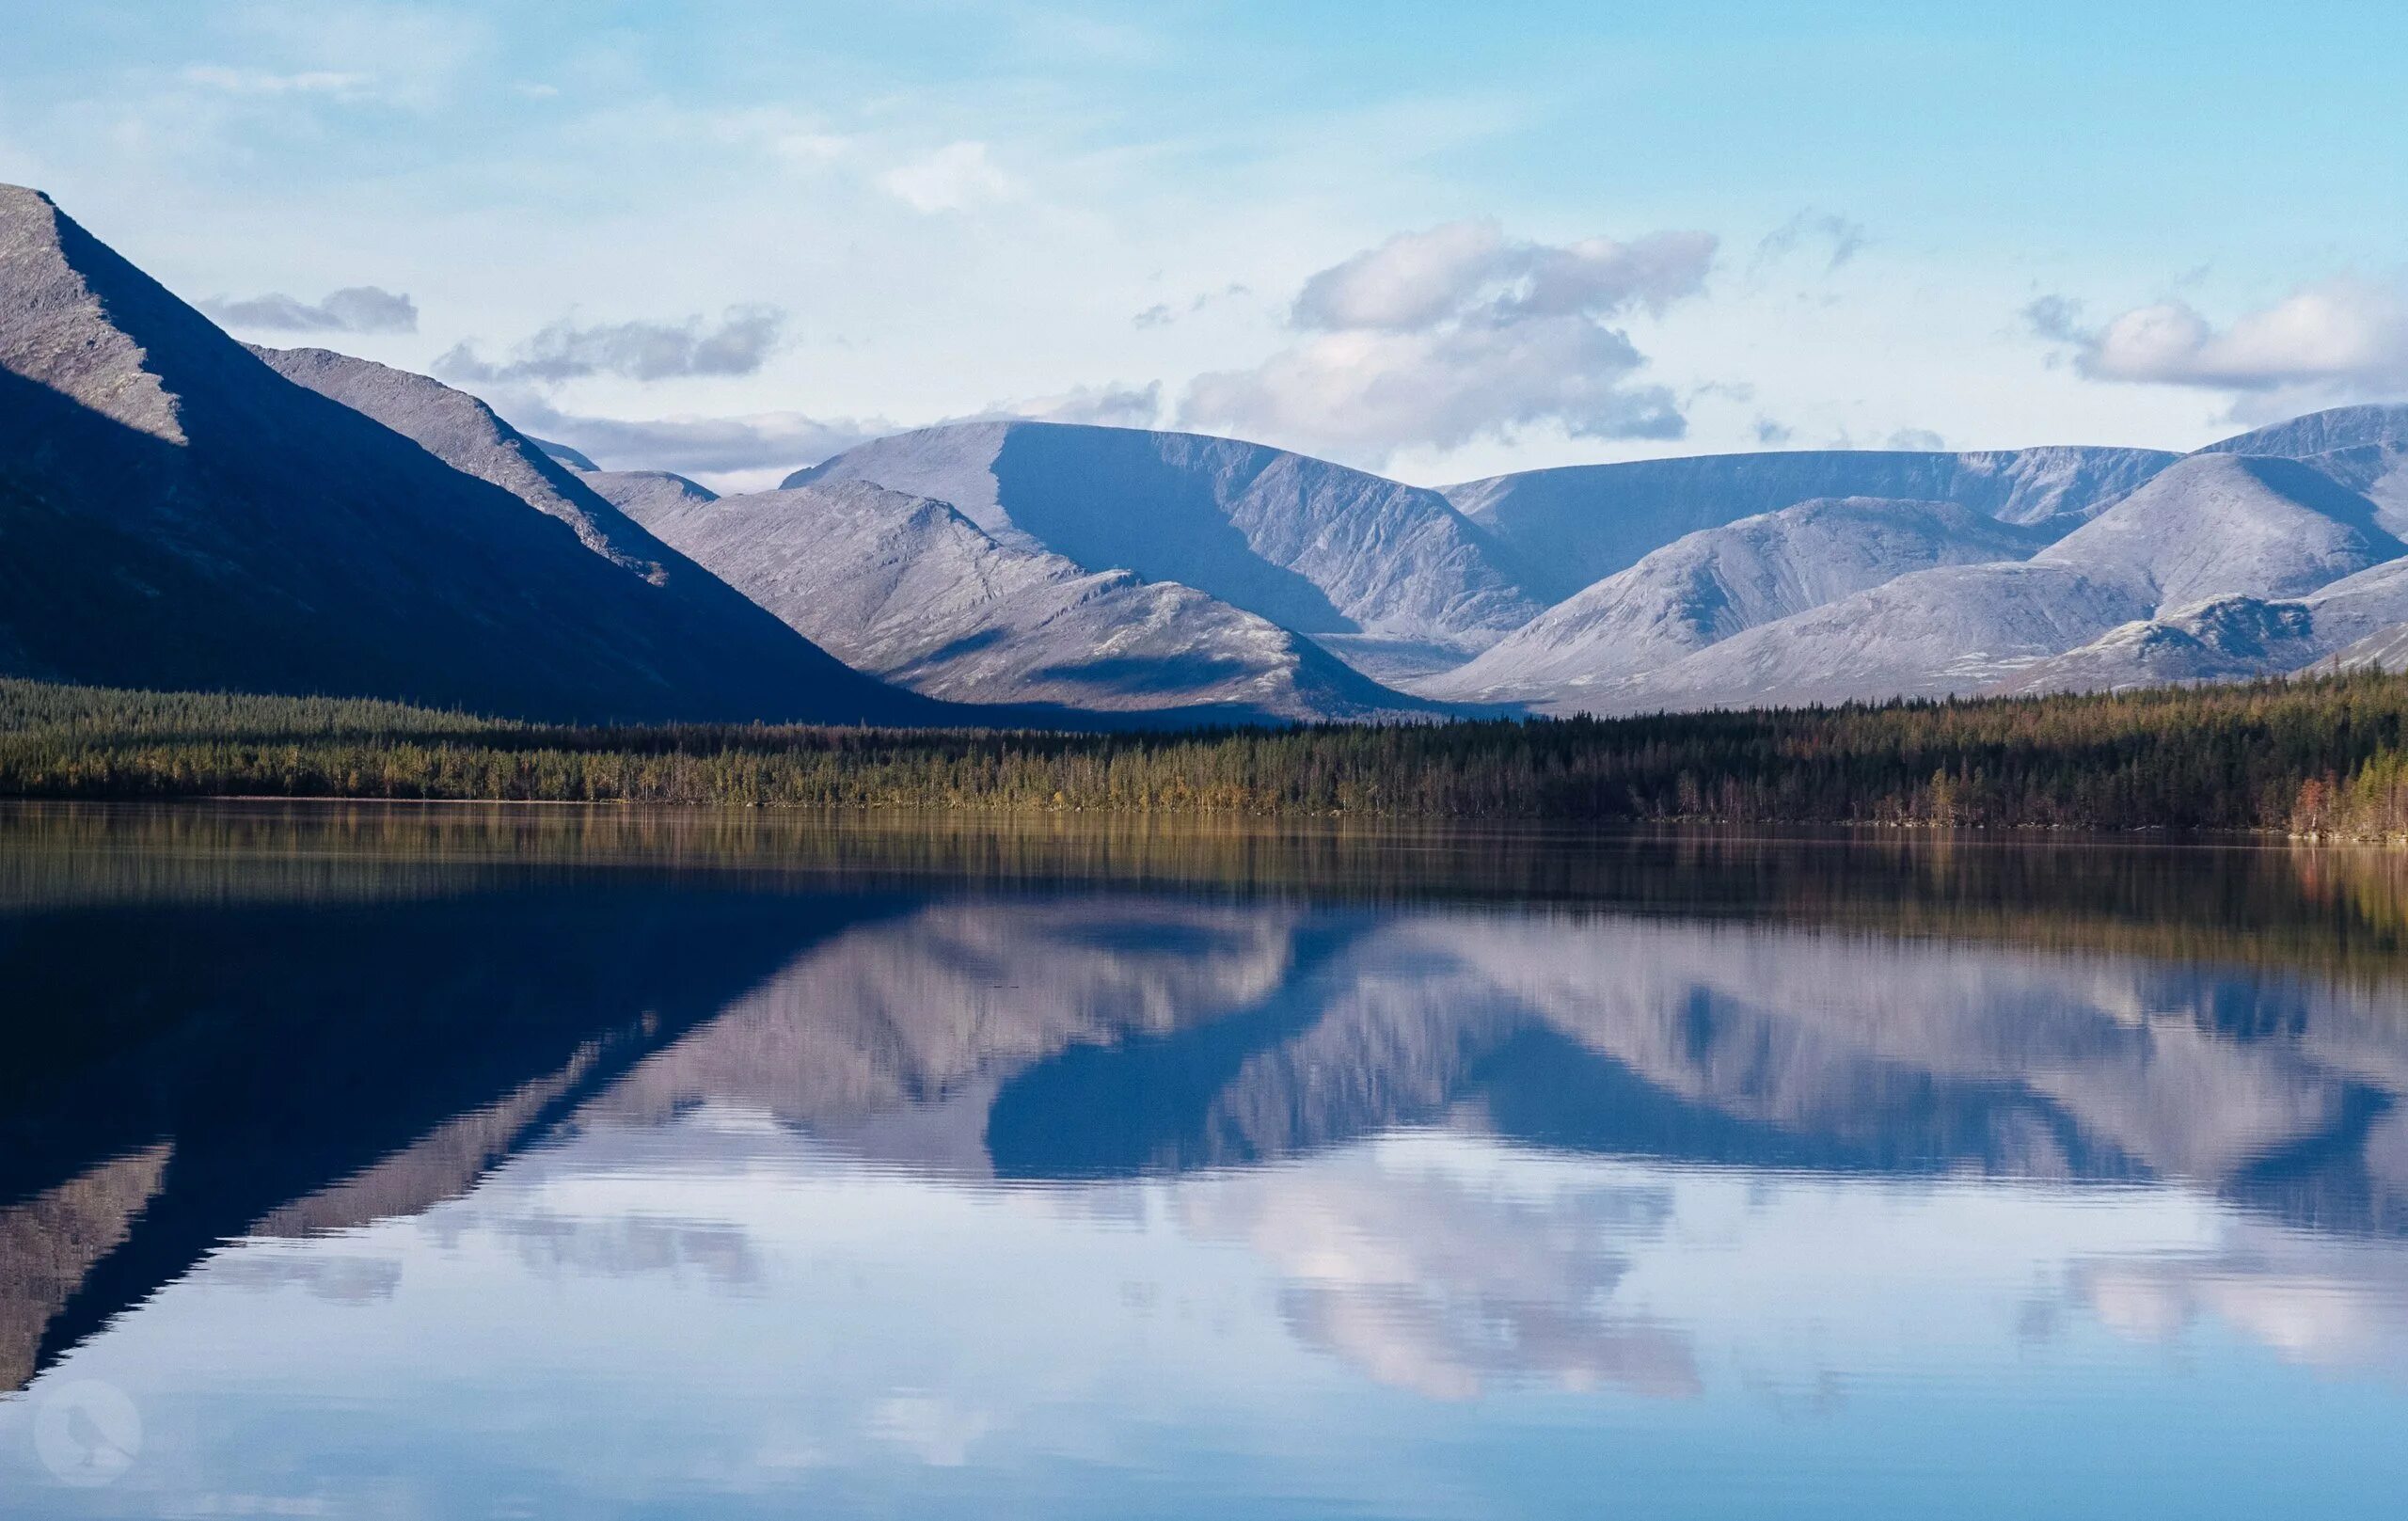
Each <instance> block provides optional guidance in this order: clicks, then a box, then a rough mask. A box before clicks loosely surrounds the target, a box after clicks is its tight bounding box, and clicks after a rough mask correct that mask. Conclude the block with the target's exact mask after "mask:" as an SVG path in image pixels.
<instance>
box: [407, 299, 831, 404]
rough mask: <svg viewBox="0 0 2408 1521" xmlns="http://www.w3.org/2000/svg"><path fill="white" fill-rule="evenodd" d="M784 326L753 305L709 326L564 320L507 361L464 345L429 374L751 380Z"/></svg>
mask: <svg viewBox="0 0 2408 1521" xmlns="http://www.w3.org/2000/svg"><path fill="white" fill-rule="evenodd" d="M784 326H785V313H784V311H783V310H782V309H779V308H776V307H771V306H758V305H755V306H739V307H730V308H728V309H727V310H726V311H725V312H724V313H722V314H721V318H720V320H719V322H718V323H717V324H715V325H714V324H706V323H705V321H704V320H703V319H702V318H701V317H699V316H696V317H689V318H687V319H686V320H685V321H684V322H681V323H666V322H623V323H602V324H597V325H593V326H579V325H577V324H576V323H574V322H571V321H570V320H568V319H567V318H562V320H560V321H559V322H556V323H553V324H551V325H549V326H547V327H545V328H543V329H542V330H541V331H539V332H537V333H536V334H535V335H534V336H533V337H532V338H530V339H528V340H527V341H525V342H523V343H520V344H519V345H517V347H515V349H513V350H512V351H511V355H510V357H509V358H508V359H505V360H500V361H494V360H488V359H485V358H484V357H483V356H480V355H479V354H478V353H477V351H476V349H475V347H474V346H473V345H472V344H469V343H459V344H455V345H454V346H453V347H452V349H451V350H449V351H448V352H446V353H445V354H443V355H442V356H439V357H438V358H436V361H435V372H436V374H438V375H441V376H442V377H443V378H445V379H447V380H459V381H467V382H470V383H472V384H483V385H496V384H499V385H512V384H527V383H532V384H537V385H547V384H558V383H560V382H562V381H569V380H581V379H583V378H585V377H587V376H589V375H605V374H607V375H617V376H620V377H622V378H624V379H627V380H672V379H678V378H682V377H685V376H689V375H750V374H754V373H757V372H759V370H760V368H761V366H762V365H763V364H764V363H765V362H767V360H768V357H769V356H770V354H771V353H773V352H774V351H775V350H776V348H777V345H778V341H779V339H780V337H781V336H782V335H783V333H784Z"/></svg>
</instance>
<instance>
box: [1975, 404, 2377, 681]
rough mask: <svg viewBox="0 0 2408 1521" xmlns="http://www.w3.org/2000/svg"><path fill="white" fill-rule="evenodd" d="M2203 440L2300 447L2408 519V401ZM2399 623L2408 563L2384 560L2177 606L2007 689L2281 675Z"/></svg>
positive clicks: (2267, 450)
mask: <svg viewBox="0 0 2408 1521" xmlns="http://www.w3.org/2000/svg"><path fill="white" fill-rule="evenodd" d="M2327 445H2332V446H2335V447H2331V448H2326V447H2325V446H2327ZM2201 453H2202V454H2242V455H2255V456H2259V457H2271V458H2289V459H2296V460H2297V461H2298V463H2299V464H2300V465H2302V466H2304V467H2306V468H2308V469H2310V470H2313V471H2315V472H2316V473H2317V474H2319V475H2321V476H2323V477H2325V478H2326V479H2328V480H2330V481H2332V482H2334V483H2336V484H2337V485H2339V486H2341V487H2343V488H2344V489H2345V490H2347V491H2350V492H2353V493H2355V494H2356V495H2357V496H2358V497H2360V498H2362V499H2364V500H2365V502H2366V504H2367V510H2368V514H2369V515H2370V517H2371V520H2372V522H2373V523H2374V525H2375V527H2376V528H2377V529H2379V530H2381V531H2384V532H2386V533H2390V534H2393V535H2395V536H2397V535H2400V534H2401V533H2402V532H2403V531H2408V407H2398V406H2353V407H2342V408H2339V409H2337V410H2335V411H2332V412H2320V413H2316V414H2313V415H2311V416H2308V417H2305V418H2296V419H2293V420H2291V421H2289V422H2286V423H2281V424H2278V425H2276V426H2274V427H2271V428H2262V429H2259V430H2258V431H2257V432H2255V433H2250V434H2243V435H2242V436H2239V437H2237V438H2231V439H2226V440H2225V441H2224V442H2223V443H2219V444H2214V445H2210V447H2209V448H2208V449H2205V450H2202V451H2201ZM2401 623H2408V563H2401V562H2386V563H2380V564H2376V565H2374V566H2372V567H2370V568H2368V569H2366V570H2362V571H2359V572H2357V573H2355V574H2353V575H2351V576H2347V577H2344V578H2340V579H2338V580H2335V581H2332V582H2330V583H2328V584H2325V585H2323V586H2321V587H2318V588H2316V589H2314V590H2312V591H2310V592H2307V593H2306V594H2304V595H2301V596H2298V597H2296V598H2290V599H2268V598H2264V597H2246V596H2224V597H2217V598H2213V599H2211V600H2210V601H2208V602H2206V603H2202V604H2196V605H2187V606H2177V607H2175V608H2173V609H2171V610H2168V611H2166V612H2163V613H2162V614H2160V615H2158V616H2156V617H2153V618H2147V619H2141V620H2138V621H2135V622H2133V623H2131V624H2129V625H2125V626H2118V627H2116V628H2114V629H2110V630H2109V631H2108V632H2107V633H2105V634H2103V635H2101V636H2100V637H2099V639H2098V640H2096V641H2093V642H2091V643H2089V644H2085V645H2083V646H2081V647H2079V648H2076V649H2073V650H2069V651H2067V652H2066V653H2065V654H2063V655H2061V656H2058V657H2056V658H2052V659H2050V660H2046V661H2043V662H2040V663H2039V664H2037V665H2035V666H2033V667H2031V668H2029V669H2028V670H2026V671H2024V672H2022V673H2019V675H2018V676H2017V677H2016V678H2015V679H2014V680H2013V681H2012V682H2011V683H2010V684H2009V685H2008V686H2007V687H2006V688H2004V689H2005V690H2013V691H2026V692H2044V691H2105V690H2118V689H2128V688H2133V687H2146V686H2153V685H2158V684H2160V683H2164V682H2172V681H2183V682H2197V681H2231V680H2242V679H2248V678H2251V677H2257V676H2267V675H2279V674H2284V673H2289V672H2293V671H2298V670H2302V669H2305V667H2307V666H2309V665H2312V664H2314V663H2316V662H2318V661H2320V660H2321V659H2324V658H2328V657H2332V656H2335V655H2337V654H2338V653H2339V652H2340V651H2342V650H2344V649H2346V648H2349V647H2350V646H2352V645H2354V644H2356V643H2357V642H2360V641H2363V640H2366V639H2368V637H2369V636H2371V635H2374V634H2376V633H2378V632H2379V631H2381V630H2384V629H2386V628H2389V627H2391V626H2395V625H2398V624H2401Z"/></svg>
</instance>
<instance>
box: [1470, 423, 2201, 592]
mask: <svg viewBox="0 0 2408 1521" xmlns="http://www.w3.org/2000/svg"><path fill="white" fill-rule="evenodd" d="M2177 458H2178V456H2177V455H2174V454H2168V453H2163V452H2159V451H2157V450H2149V449H2096V448H2084V447H2070V446H2068V447H2055V448H2044V449H2020V450H2003V451H1994V452H1983V453H1970V454H1950V453H1912V452H1880V451H1873V450H1832V451H1805V450H1801V451H1797V452H1779V453H1766V454H1711V455H1703V456H1699V457H1696V458H1690V459H1656V460H1633V461H1630V462H1627V463H1624V464H1619V465H1575V466H1567V467H1562V468H1559V469H1550V470H1525V471H1523V472H1521V473H1520V474H1517V475H1501V476H1496V477H1492V478H1491V479H1488V480H1485V481H1471V482H1466V483H1464V484H1462V485H1454V486H1449V487H1447V488H1446V495H1447V498H1448V499H1449V500H1450V501H1452V502H1453V503H1454V504H1455V505H1456V506H1457V507H1459V508H1461V509H1462V510H1463V512H1464V514H1465V516H1467V517H1469V518H1470V519H1471V520H1472V521H1473V522H1475V523H1477V524H1479V525H1480V526H1481V527H1482V528H1484V529H1486V530H1488V531H1490V532H1491V533H1493V534H1495V535H1496V536H1497V539H1499V540H1501V541H1502V542H1503V543H1504V544H1505V545H1506V546H1507V547H1508V548H1509V552H1510V553H1511V555H1512V556H1513V559H1512V560H1511V563H1513V565H1514V566H1515V567H1516V568H1517V569H1518V570H1519V572H1520V574H1521V577H1522V579H1523V581H1524V583H1525V584H1527V585H1528V586H1529V589H1530V590H1531V591H1532V592H1533V593H1535V594H1539V595H1541V596H1543V597H1545V598H1547V599H1549V600H1551V601H1552V600H1560V599H1562V598H1564V597H1568V596H1571V595H1573V594H1576V593H1577V592H1578V591H1579V590H1580V589H1581V588H1583V587H1585V586H1589V585H1591V584H1592V583H1594V582H1596V581H1599V580H1602V579H1604V578H1606V577H1608V576H1611V575H1614V574H1615V573H1617V572H1619V571H1623V570H1626V569H1628V568H1629V567H1630V566H1632V565H1634V564H1636V563H1638V562H1639V561H1640V559H1642V558H1644V557H1645V556H1646V555H1647V554H1649V553H1650V552H1652V551H1654V550H1656V548H1659V547H1662V546H1664V545H1667V544H1671V543H1672V542H1673V541H1675V540H1677V539H1679V538H1681V537H1683V536H1684V535H1686V534H1689V533H1694V532H1697V531H1699V530H1701V529H1710V528H1719V527H1721V526H1722V525H1724V524H1726V523H1731V522H1735V521H1737V520H1738V519H1740V518H1744V517H1755V516H1759V515H1763V514H1765V513H1770V512H1778V511H1780V510H1782V509H1783V508H1787V507H1795V506H1797V505H1798V503H1800V502H1805V501H1813V500H1817V499H1830V498H1847V497H1870V498H1882V499H1889V500H1894V501H1946V502H1954V503H1956V504H1957V505H1958V506H1960V507H1966V508H1970V509H1972V511H1974V512H1976V513H1979V514H1981V515H1983V516H1985V517H1992V518H1996V519H1997V520H1998V521H2000V522H2002V523H2010V524H2017V525H2024V526H2029V525H2036V524H2041V523H2046V522H2049V521H2050V520H2052V519H2057V520H2061V521H2063V522H2065V523H2066V524H2067V525H2068V526H2069V525H2071V524H2072V523H2075V522H2078V521H2080V520H2081V519H2082V518H2083V517H2086V516H2090V515H2095V514H2097V513H2099V512H2100V511H2102V510H2104V509H2105V508H2106V507H2108V506H2110V505H2112V504H2113V503H2115V501H2117V500H2119V499H2122V498H2123V497H2125V496H2126V495H2128V494H2130V493H2131V491H2133V490H2134V489H2136V488H2137V487H2139V486H2140V485H2141V484H2142V483H2144V482H2146V481H2147V480H2148V479H2149V478H2150V477H2151V476H2153V475H2155V474H2156V473H2157V472H2158V471H2160V470H2162V469H2163V468H2165V467H2167V466H2168V465H2171V464H2173V463H2174V461H2175V460H2176V459H2177Z"/></svg>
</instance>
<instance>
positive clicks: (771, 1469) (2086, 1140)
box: [0, 804, 2408, 1521]
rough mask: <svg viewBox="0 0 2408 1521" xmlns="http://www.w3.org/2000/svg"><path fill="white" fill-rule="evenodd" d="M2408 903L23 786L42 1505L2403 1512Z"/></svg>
mask: <svg viewBox="0 0 2408 1521" xmlns="http://www.w3.org/2000/svg"><path fill="white" fill-rule="evenodd" d="M2403 953H2408V867H2403V865H2402V863H2401V862H2400V860H2399V859H2396V858H2394V857H2392V856H2388V855H2384V854H2382V853H2374V852H2350V851H2341V850H2332V849H2325V850H2313V849H2305V848H2289V847H2286V846H2281V845H2270V844H2266V843H2263V842H2230V843H2224V844H2215V843H2176V842H2162V841H2161V842H2155V843H2132V842H2130V841H2098V840H2072V839H2062V840H2052V839H2013V838H1985V837H1980V836H1972V837H1967V836H1954V837H1952V836H1946V835H1931V834H1904V833H1889V834H1881V835H1872V834H1867V835H1860V836H1854V837H1841V836H1830V835H1827V836H1823V837H1808V836H1766V835H1762V834H1756V835H1745V834H1728V833H1717V832H1677V833H1652V834H1636V833H1619V834H1593V833H1591V834H1581V833H1564V832H1542V831H1513V830H1486V831H1482V830H1475V829H1465V830H1441V829H1429V830H1402V829H1400V830H1379V829H1370V828H1353V827H1339V826H1338V825H1335V824H1333V825H1330V826H1327V827H1322V828H1305V827H1297V826H1286V827H1277V826H1271V825H1251V824H1244V823H1238V822H1227V823H1212V822H1206V823H1186V824H1181V823H1167V822H1164V823H1148V822H1144V821H1094V820H1080V819H1054V818H1038V819H1027V820H1017V821H1002V822H997V821H981V820H978V819H965V818H961V817H937V818H912V817H873V818H851V819H838V818H828V817H820V816H806V815H781V814H776V813H769V812H760V811H748V812H744V813H736V814H722V813H711V812H702V811H689V812H682V813H674V812H662V813H646V812H641V811H632V810H586V809H571V808H552V809H545V808H524V809H497V808H445V807H420V808H411V807H382V808H379V807H363V806H348V805H327V806H322V807H309V806H277V805H265V804H261V805H236V804H219V805H197V806H191V807H157V808H144V807H121V808H77V807H51V808H42V807H15V808H5V809H0V989H5V994H0V1021H5V1035H6V1050H7V1059H6V1060H5V1061H4V1062H0V1514H8V1515H19V1514H23V1515H43V1516H52V1515H57V1516H76V1515H165V1516H201V1515H237V1514H239V1515H317V1514H328V1515H346V1516H348V1515H373V1516H387V1515H391V1516H404V1515H446V1516H450V1515H528V1516H551V1515H578V1516H586V1515H592V1516H616V1515H628V1516H633V1515H664V1516H665V1515H676V1516H754V1515H761V1516H768V1515H778V1516H787V1515H797V1514H825V1515H881V1516H938V1515H944V1516H953V1515H965V1516H980V1517H990V1516H1030V1517H1038V1516H1042V1517H1097V1518H1103V1517H1113V1518H1123V1517H1155V1516H1161V1517H1173V1516H1182V1517H1183V1516H1195V1517H1224V1516H1240V1515H1243V1516H1271V1517H1288V1516H1295V1517H1307V1516H1309V1517H1322V1516H1377V1517H1458V1516H1460V1517H1522V1516H1532V1517H1536V1516H1559V1515H1578V1516H1590V1515H1629V1516H1643V1517H1699V1518H1705V1517H1714V1518H1723V1517H1731V1518H1738V1517H1746V1518H1761V1517H1771V1516H1781V1517H1826V1516H1828V1517H1847V1518H1850V1521H1867V1518H1887V1517H1900V1518H1905V1517H1914V1518H1918V1521H1921V1518H1928V1517H1933V1516H1943V1515H1944V1516H1949V1517H1957V1518H1962V1517H1993V1516H1994V1517H2001V1518H2007V1517H2014V1518H2019V1521H2020V1518H2024V1517H2033V1516H2051V1517H2101V1518H2105V1517H2115V1518H2119V1521H2121V1518H2129V1517H2134V1516H2155V1515H2164V1516H2178V1517H2183V1518H2186V1521H2195V1518H2201V1517H2222V1516H2231V1517H2264V1516H2272V1515H2317V1516H2326V1517H2332V1516H2340V1517H2354V1516H2392V1515H2396V1514H2398V1513H2400V1504H2401V1501H2400V1496H2401V1495H2402V1493H2404V1492H2408V1441H2403V1440H2402V1438H2401V1434H2402V1432H2403V1431H2408V1108H2404V1107H2403V1105H2402V1099H2403V1097H2408V956H2404V955H2403Z"/></svg>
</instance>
